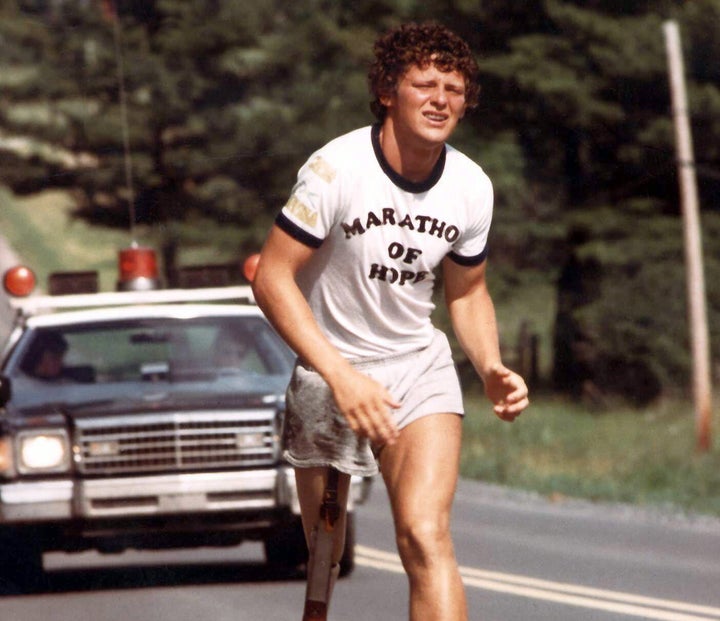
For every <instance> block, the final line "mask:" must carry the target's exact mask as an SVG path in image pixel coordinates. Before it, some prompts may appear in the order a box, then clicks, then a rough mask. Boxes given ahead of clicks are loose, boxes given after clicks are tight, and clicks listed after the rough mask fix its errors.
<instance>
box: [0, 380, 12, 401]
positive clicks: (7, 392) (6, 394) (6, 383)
mask: <svg viewBox="0 0 720 621" xmlns="http://www.w3.org/2000/svg"><path fill="white" fill-rule="evenodd" d="M11 395H12V387H11V383H10V378H9V377H8V376H7V375H0V407H4V406H5V405H6V404H7V402H8V401H10V397H11Z"/></svg>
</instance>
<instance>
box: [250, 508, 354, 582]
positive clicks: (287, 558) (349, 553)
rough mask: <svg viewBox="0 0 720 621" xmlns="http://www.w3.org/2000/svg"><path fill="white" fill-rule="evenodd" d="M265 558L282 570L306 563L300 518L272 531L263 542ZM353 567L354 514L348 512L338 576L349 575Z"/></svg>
mask: <svg viewBox="0 0 720 621" xmlns="http://www.w3.org/2000/svg"><path fill="white" fill-rule="evenodd" d="M263 544H264V548H265V558H266V559H267V562H268V564H269V565H270V566H272V567H274V568H275V569H278V570H282V571H294V570H297V569H298V568H299V567H301V566H302V565H306V564H307V559H308V552H307V544H306V543H305V533H304V532H303V528H302V522H301V520H300V518H297V519H296V520H294V521H293V522H292V523H291V524H290V525H289V526H286V527H285V528H283V529H282V530H280V531H278V532H276V533H274V534H273V535H272V536H270V537H268V538H266V539H265V540H264V542H263ZM354 569H355V514H354V513H348V516H347V527H346V530H345V548H344V549H343V555H342V558H341V559H340V577H341V578H343V577H345V576H349V575H350V574H351V573H352V572H353V570H354Z"/></svg>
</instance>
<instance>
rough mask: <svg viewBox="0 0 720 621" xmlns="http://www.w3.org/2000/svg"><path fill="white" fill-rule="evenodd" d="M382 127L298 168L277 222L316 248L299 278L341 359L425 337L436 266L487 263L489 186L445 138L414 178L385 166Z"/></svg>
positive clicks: (419, 343)
mask: <svg viewBox="0 0 720 621" xmlns="http://www.w3.org/2000/svg"><path fill="white" fill-rule="evenodd" d="M379 133H380V126H379V125H374V126H372V127H364V128H362V129H357V130H355V131H352V132H350V133H348V134H345V135H344V136H340V137H339V138H336V139H335V140H333V141H331V142H329V143H328V144H326V145H325V146H324V147H322V148H321V149H319V150H318V151H316V152H315V153H314V154H313V155H312V156H310V158H309V159H308V161H307V162H306V163H305V165H304V166H303V167H302V168H301V169H300V171H299V173H298V178H297V183H296V184H295V187H294V188H293V191H292V194H291V196H290V199H289V200H288V202H287V204H286V205H285V207H283V209H282V211H281V212H280V214H279V215H278V217H277V218H276V224H277V225H278V226H279V227H280V228H281V229H283V230H284V231H285V232H286V233H288V234H290V235H291V236H292V237H294V238H295V239H297V240H298V241H300V242H302V243H304V244H306V245H308V246H310V247H312V248H316V249H317V250H316V251H315V252H314V253H313V255H312V258H311V259H310V261H309V262H308V264H307V265H306V266H305V267H304V268H303V269H302V270H301V272H300V274H299V275H298V285H299V286H300V289H301V290H302V292H303V294H304V295H305V297H306V299H307V301H308V303H309V305H310V308H311V309H312V311H313V314H314V316H315V318H316V320H317V321H318V323H319V325H320V327H321V329H322V330H323V332H324V333H325V334H326V335H327V337H328V338H329V339H330V341H331V343H332V344H333V345H334V346H335V347H337V348H338V349H339V350H340V352H341V353H342V354H343V355H344V356H345V357H347V358H359V357H369V356H370V357H372V356H384V355H394V354H400V353H406V352H410V351H414V350H418V349H421V348H423V347H426V346H427V345H429V344H430V342H431V340H432V337H433V331H434V328H433V326H432V323H431V320H430V314H431V312H432V310H433V308H434V305H433V302H432V290H433V285H434V282H435V276H434V274H433V270H434V269H435V268H436V267H437V266H438V265H439V264H440V262H441V261H442V259H443V258H444V257H445V256H446V255H449V257H450V258H451V259H452V260H453V261H455V262H456V263H459V264H460V265H468V266H471V265H479V264H480V263H482V262H483V261H484V260H485V256H486V252H487V249H486V244H487V237H488V231H489V229H490V221H491V219H492V206H493V191H492V184H491V182H490V179H489V178H488V176H487V175H486V174H485V173H484V172H483V170H482V169H481V168H480V166H478V165H477V164H476V163H474V162H473V161H472V160H470V159H469V158H468V157H466V156H465V155H463V154H462V153H460V152H459V151H457V150H456V149H454V148H452V147H450V146H449V145H446V147H445V150H444V152H443V154H442V156H441V157H440V159H439V160H438V163H437V165H436V166H435V169H434V170H433V173H432V174H431V176H430V177H429V179H427V180H426V181H424V182H421V183H413V182H410V181H408V180H407V179H404V178H403V177H401V176H400V175H398V174H397V173H396V172H395V171H394V170H393V169H392V168H391V167H390V166H389V164H388V163H387V161H386V160H385V157H384V156H383V154H382V150H381V148H380V142H379Z"/></svg>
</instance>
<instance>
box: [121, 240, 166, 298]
mask: <svg viewBox="0 0 720 621" xmlns="http://www.w3.org/2000/svg"><path fill="white" fill-rule="evenodd" d="M119 270H120V277H119V279H118V284H117V287H118V289H119V290H120V291H146V290H148V289H157V288H158V285H159V279H158V266H157V258H156V256H155V251H154V250H153V249H152V248H142V247H140V246H131V247H130V248H124V249H123V250H121V251H120V252H119Z"/></svg>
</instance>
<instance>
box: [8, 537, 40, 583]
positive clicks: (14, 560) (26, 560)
mask: <svg viewBox="0 0 720 621" xmlns="http://www.w3.org/2000/svg"><path fill="white" fill-rule="evenodd" d="M44 584H45V571H44V569H43V551H42V547H41V545H40V544H39V543H38V542H37V541H36V539H35V537H33V535H32V533H23V532H20V531H17V530H15V529H1V530H0V593H25V592H32V591H37V590H40V589H42V588H43V585H44Z"/></svg>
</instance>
